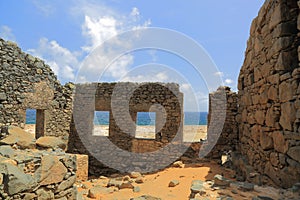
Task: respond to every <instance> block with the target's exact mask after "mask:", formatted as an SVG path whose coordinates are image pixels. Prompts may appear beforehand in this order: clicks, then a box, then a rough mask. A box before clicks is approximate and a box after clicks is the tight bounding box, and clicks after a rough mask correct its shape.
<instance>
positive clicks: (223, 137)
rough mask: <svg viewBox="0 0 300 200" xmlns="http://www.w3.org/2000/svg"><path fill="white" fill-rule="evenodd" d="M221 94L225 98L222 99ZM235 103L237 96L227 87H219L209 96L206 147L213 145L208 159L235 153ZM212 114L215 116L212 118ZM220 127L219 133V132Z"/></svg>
mask: <svg viewBox="0 0 300 200" xmlns="http://www.w3.org/2000/svg"><path fill="white" fill-rule="evenodd" d="M222 94H223V95H224V97H225V98H224V99H223V98H222V96H223V95H222ZM237 101H238V96H237V94H236V93H235V92H232V91H230V88H229V87H220V88H219V89H218V90H217V91H216V92H214V93H210V94H209V113H208V116H207V124H208V127H207V128H208V133H207V141H208V144H206V145H209V144H215V145H214V147H213V149H212V150H211V151H210V153H209V154H208V155H207V157H208V158H214V159H218V158H221V156H222V155H224V154H225V153H227V152H229V151H235V149H236V145H237V143H238V124H237V121H236V115H237V110H238V105H237ZM222 104H223V105H222ZM224 107H225V108H226V109H224ZM213 112H214V113H216V115H215V116H214V117H213V118H212V113H213ZM223 115H225V116H223ZM220 126H221V132H219V131H220Z"/></svg>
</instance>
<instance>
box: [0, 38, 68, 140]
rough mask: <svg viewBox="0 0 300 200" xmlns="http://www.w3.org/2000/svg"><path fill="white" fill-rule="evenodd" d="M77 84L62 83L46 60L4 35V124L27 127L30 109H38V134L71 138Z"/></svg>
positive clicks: (0, 86) (0, 53)
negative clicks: (73, 102)
mask: <svg viewBox="0 0 300 200" xmlns="http://www.w3.org/2000/svg"><path fill="white" fill-rule="evenodd" d="M73 87H74V85H73V84H71V83H67V84H66V85H65V86H61V85H60V83H59V81H58V80H57V78H56V76H55V75H54V73H53V71H52V70H51V68H50V67H49V66H48V65H47V64H45V63H44V61H42V60H40V59H38V58H35V57H33V56H31V55H29V54H26V53H24V52H22V51H21V49H20V48H19V47H17V46H16V44H14V43H12V42H9V41H4V40H2V39H1V38H0V127H1V126H5V125H6V126H7V125H17V126H20V127H24V125H25V122H26V115H25V113H26V109H36V110H37V123H36V124H37V127H36V137H37V138H38V137H40V136H43V135H49V136H57V137H58V136H60V137H62V138H63V139H64V140H65V141H66V142H67V141H68V136H69V129H70V128H69V127H70V122H71V115H72V93H73V92H72V90H73Z"/></svg>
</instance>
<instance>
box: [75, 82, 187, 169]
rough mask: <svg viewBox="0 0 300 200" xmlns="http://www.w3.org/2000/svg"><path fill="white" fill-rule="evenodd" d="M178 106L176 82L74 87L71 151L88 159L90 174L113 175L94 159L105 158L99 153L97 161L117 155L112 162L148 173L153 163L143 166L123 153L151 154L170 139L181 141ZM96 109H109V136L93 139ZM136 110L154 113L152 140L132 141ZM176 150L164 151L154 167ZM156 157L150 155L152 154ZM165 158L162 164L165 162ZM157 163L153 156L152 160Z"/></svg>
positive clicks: (179, 97) (180, 98)
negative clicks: (153, 137)
mask: <svg viewBox="0 0 300 200" xmlns="http://www.w3.org/2000/svg"><path fill="white" fill-rule="evenodd" d="M115 95H116V96H115ZM126 105H127V107H126ZM182 105H183V94H182V93H181V92H180V91H179V86H178V84H174V83H91V84H77V85H76V92H75V96H74V110H73V120H72V124H71V134H70V140H69V152H72V153H80V154H82V153H83V154H88V155H89V166H90V169H89V172H90V174H107V173H112V172H116V171H114V170H112V169H110V167H108V166H105V165H104V164H102V163H100V162H99V161H98V160H97V159H96V157H97V155H98V154H99V152H100V153H105V152H106V153H105V155H98V156H99V157H98V158H103V157H108V158H109V157H111V156H114V155H115V156H117V160H115V162H116V164H117V163H118V164H119V165H120V164H121V163H124V164H126V163H127V165H132V167H133V168H132V169H131V170H132V171H133V170H139V171H143V170H145V171H151V165H149V163H148V164H147V161H145V162H144V161H141V160H140V158H139V157H136V158H134V157H131V158H130V159H128V157H127V156H126V155H125V154H126V153H124V150H125V151H129V152H133V153H145V152H148V153H150V154H151V152H154V151H156V150H158V149H160V148H162V147H164V146H165V145H167V144H169V143H170V142H171V141H172V140H173V142H174V141H176V142H178V143H181V142H182V127H181V125H182V124H181V123H182V122H183V106H182ZM128 110H129V111H128ZM95 111H109V113H110V115H109V116H110V119H109V136H108V137H106V136H93V134H92V133H93V126H94V125H93V118H94V112H95ZM137 112H155V113H156V131H155V132H156V135H155V139H150V140H149V139H138V138H136V137H135V130H136V116H137ZM108 141H109V142H108ZM110 142H111V144H112V145H110ZM87 146H88V147H92V148H91V149H89V151H90V152H89V151H88V150H87V149H86V147H87ZM180 148H183V147H180ZM176 151H178V149H176V148H167V149H165V150H164V151H163V152H162V153H161V155H160V159H161V160H160V161H159V162H160V163H157V164H158V165H159V164H162V165H163V164H164V163H167V162H169V160H170V159H176V158H178V157H180V155H179V152H177V153H176ZM121 155H123V156H121ZM136 155H138V154H136ZM155 155H156V154H155V153H153V156H155ZM149 156H151V155H149ZM100 160H101V159H100ZM150 160H151V159H150ZM164 160H166V161H165V162H164ZM148 161H149V160H148ZM156 161H157V160H154V158H153V160H152V161H151V162H152V163H153V162H156ZM112 162H113V161H112ZM157 162H158V161H157Z"/></svg>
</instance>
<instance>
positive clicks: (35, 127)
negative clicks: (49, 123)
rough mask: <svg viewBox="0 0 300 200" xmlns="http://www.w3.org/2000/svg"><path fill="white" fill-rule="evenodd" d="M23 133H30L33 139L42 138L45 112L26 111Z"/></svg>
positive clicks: (38, 110) (37, 110) (36, 110)
mask: <svg viewBox="0 0 300 200" xmlns="http://www.w3.org/2000/svg"><path fill="white" fill-rule="evenodd" d="M25 131H27V132H29V133H31V134H32V135H34V136H35V138H39V137H41V136H44V133H45V110H41V109H31V108H29V109H26V114H25Z"/></svg>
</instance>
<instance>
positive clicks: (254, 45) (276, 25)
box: [237, 0, 300, 187]
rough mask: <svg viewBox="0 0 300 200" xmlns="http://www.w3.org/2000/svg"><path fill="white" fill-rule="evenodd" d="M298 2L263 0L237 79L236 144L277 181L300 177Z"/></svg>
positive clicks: (284, 183) (287, 182) (283, 183)
mask: <svg viewBox="0 0 300 200" xmlns="http://www.w3.org/2000/svg"><path fill="white" fill-rule="evenodd" d="M299 6H300V3H299V1H298V2H297V1H296V0H270V1H266V2H265V4H264V5H263V7H262V8H261V10H260V12H259V14H258V17H256V18H255V19H254V20H253V22H252V26H251V31H250V38H249V40H248V46H247V50H246V53H245V54H246V55H245V61H244V64H243V67H242V68H241V71H240V75H239V80H238V90H239V91H238V95H239V102H238V104H239V109H238V117H237V120H238V123H239V144H238V149H239V151H240V152H241V153H242V155H244V156H245V157H246V158H247V160H248V162H249V164H250V166H252V167H253V168H254V169H255V170H256V171H258V172H260V173H261V174H266V175H267V176H268V177H269V178H270V179H271V180H272V181H273V182H274V183H275V184H277V185H279V186H282V187H290V186H291V185H293V184H294V183H296V182H299V181H300V134H299V132H300V115H299V114H300V85H299V80H300V68H299V57H300V48H299V28H300V15H299ZM297 27H298V29H297Z"/></svg>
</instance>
